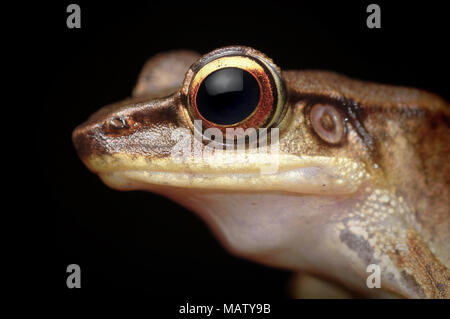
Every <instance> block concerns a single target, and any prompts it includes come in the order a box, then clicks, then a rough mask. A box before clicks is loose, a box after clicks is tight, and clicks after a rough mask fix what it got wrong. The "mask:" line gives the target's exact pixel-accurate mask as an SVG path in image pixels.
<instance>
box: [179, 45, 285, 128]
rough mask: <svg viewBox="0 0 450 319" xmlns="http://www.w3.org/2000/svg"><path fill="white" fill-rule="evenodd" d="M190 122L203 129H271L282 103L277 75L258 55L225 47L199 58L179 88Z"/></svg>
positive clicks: (257, 53)
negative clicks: (200, 122) (200, 123)
mask: <svg viewBox="0 0 450 319" xmlns="http://www.w3.org/2000/svg"><path fill="white" fill-rule="evenodd" d="M182 95H183V96H184V97H185V102H186V106H187V111H188V113H189V116H190V118H191V120H201V121H202V126H203V128H204V129H206V128H210V127H215V128H219V129H220V130H222V131H223V132H224V133H225V129H226V128H230V127H235V128H237V127H239V128H243V129H244V130H245V129H247V128H250V127H252V128H256V129H257V128H261V127H265V128H267V127H271V126H273V125H274V124H276V122H277V121H278V120H279V118H280V116H281V114H282V111H283V106H284V101H285V90H284V85H283V82H282V80H281V77H280V71H279V69H277V67H276V66H275V65H274V64H273V63H272V61H271V60H270V59H268V58H267V57H265V56H264V55H263V54H262V53H260V52H258V51H256V50H254V49H251V48H247V47H226V48H222V49H218V50H215V51H213V52H211V53H209V54H207V55H205V56H203V57H202V58H201V59H200V60H199V61H198V62H197V63H195V64H194V65H193V66H191V68H190V69H189V71H188V73H187V74H186V78H185V82H184V85H183V88H182Z"/></svg>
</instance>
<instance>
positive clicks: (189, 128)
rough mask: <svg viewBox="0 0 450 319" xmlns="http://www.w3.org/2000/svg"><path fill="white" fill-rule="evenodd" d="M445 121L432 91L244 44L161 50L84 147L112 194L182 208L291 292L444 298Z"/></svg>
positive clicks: (88, 130)
mask: <svg viewBox="0 0 450 319" xmlns="http://www.w3.org/2000/svg"><path fill="white" fill-rule="evenodd" d="M449 116H450V108H449V103H448V102H447V101H446V100H445V99H443V98H441V97H440V96H438V95H436V94H434V93H431V92H428V91H425V90H421V89H416V88H409V87H404V86H393V85H386V84H380V83H372V82H368V81H360V80H356V79H352V78H350V77H348V76H346V75H341V74H338V73H335V72H332V71H322V70H283V71H282V70H281V69H280V67H279V66H277V65H276V64H275V63H274V62H273V60H272V59H271V58H270V57H268V56H267V55H265V54H264V53H262V52H260V51H258V50H256V49H254V48H251V47H247V46H241V45H233V46H226V47H222V48H218V49H215V50H213V51H211V52H209V53H207V54H204V55H200V54H199V53H197V52H194V51H189V50H174V51H168V52H162V53H159V54H157V55H155V56H153V57H151V58H150V59H149V60H148V61H147V62H146V63H145V65H144V67H143V69H142V71H141V73H140V74H139V76H138V79H137V83H136V86H135V87H134V89H133V91H132V95H131V97H129V98H127V99H125V100H123V101H121V102H118V103H114V104H111V105H107V106H105V107H103V108H101V109H100V110H98V111H97V112H95V113H94V114H92V115H91V116H90V117H89V118H88V119H87V120H86V121H85V122H84V123H82V124H80V125H79V126H77V127H76V128H75V129H74V131H73V133H72V141H73V144H74V146H75V149H76V151H77V153H78V156H79V157H80V159H81V161H82V162H83V163H84V164H85V166H86V167H87V168H88V169H89V170H90V171H92V172H93V173H95V174H97V175H98V176H99V178H100V179H101V180H102V181H103V182H104V183H105V184H106V185H107V186H109V187H111V188H113V189H115V190H119V191H132V190H144V191H149V192H152V193H155V194H159V195H162V196H164V197H167V198H168V199H169V200H173V201H175V202H177V203H179V204H180V205H182V206H184V207H186V208H187V209H188V210H190V211H193V212H194V213H196V214H197V215H198V216H199V217H200V218H201V219H202V221H204V222H205V223H206V225H207V226H208V227H209V229H210V230H211V232H212V233H213V234H214V235H215V237H216V238H217V240H218V241H219V242H220V243H221V244H222V245H223V246H224V247H225V248H226V249H227V251H229V252H230V254H232V255H234V256H237V257H239V258H244V259H247V260H250V261H252V262H256V263H259V264H262V265H265V266H269V267H275V268H279V269H286V270H290V271H292V272H293V273H296V274H298V275H297V277H296V279H295V280H294V281H293V285H294V286H298V287H297V288H298V289H294V291H303V292H304V291H322V293H319V295H320V296H326V295H327V291H328V292H330V291H335V290H333V289H334V288H336V289H337V290H336V291H337V293H336V294H334V295H333V294H332V296H345V297H348V296H352V294H348V292H350V291H351V292H357V294H358V295H359V296H364V297H368V298H444V299H448V298H449V297H450V288H449V280H450V271H449V267H450V211H449V208H450V199H449V198H450V196H449V190H450V163H449V161H448V158H449V155H450V129H449V124H450V117H449ZM308 278H310V279H308ZM311 279H312V280H311ZM314 283H315V284H314ZM317 283H319V284H317ZM305 285H306V286H305ZM317 287H319V288H318V289H315V288H317ZM320 287H322V288H320ZM324 287H325V288H324ZM327 287H328V288H327ZM339 289H342V290H339ZM302 296H303V295H302ZM353 296H354V294H353Z"/></svg>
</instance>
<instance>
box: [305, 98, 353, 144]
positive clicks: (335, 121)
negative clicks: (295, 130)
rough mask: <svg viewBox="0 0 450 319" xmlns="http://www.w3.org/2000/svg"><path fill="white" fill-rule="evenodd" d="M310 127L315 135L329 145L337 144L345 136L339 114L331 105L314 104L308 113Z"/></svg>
mask: <svg viewBox="0 0 450 319" xmlns="http://www.w3.org/2000/svg"><path fill="white" fill-rule="evenodd" d="M310 118H311V123H312V127H313V128H314V131H315V132H316V133H317V135H319V136H320V138H322V139H323V140H324V141H325V142H328V143H330V144H337V143H339V142H340V141H341V140H342V138H343V137H344V134H345V127H344V122H343V118H342V115H341V113H340V112H339V111H338V110H337V109H336V108H335V107H334V106H332V105H328V104H315V105H314V106H313V107H312V109H311V112H310Z"/></svg>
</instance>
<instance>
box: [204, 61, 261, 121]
mask: <svg viewBox="0 0 450 319" xmlns="http://www.w3.org/2000/svg"><path fill="white" fill-rule="evenodd" d="M259 95H260V92H259V86H258V82H257V81H256V79H255V78H254V77H253V75H251V74H250V73H249V72H247V71H245V70H242V69H239V68H224V69H220V70H217V71H215V72H213V73H211V74H210V75H208V76H207V77H206V79H205V80H203V82H202V84H201V85H200V88H199V89H198V92H197V109H198V111H199V112H200V114H201V115H202V116H203V117H204V118H205V119H207V120H208V121H210V122H213V123H216V124H221V125H230V124H235V123H238V122H240V121H242V120H244V119H246V118H247V117H248V116H249V115H250V114H252V112H253V111H254V110H255V108H256V106H257V105H258V102H259Z"/></svg>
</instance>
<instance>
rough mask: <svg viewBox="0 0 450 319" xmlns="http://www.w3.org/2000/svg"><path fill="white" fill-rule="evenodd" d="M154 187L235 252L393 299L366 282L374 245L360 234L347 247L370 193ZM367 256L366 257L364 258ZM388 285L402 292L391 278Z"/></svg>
mask: <svg viewBox="0 0 450 319" xmlns="http://www.w3.org/2000/svg"><path fill="white" fill-rule="evenodd" d="M152 191H153V192H156V193H160V194H162V195H164V196H167V197H169V198H171V199H172V200H174V201H176V202H178V203H180V204H181V205H183V206H185V207H186V208H188V209H190V210H192V211H194V212H196V213H197V214H199V216H200V217H201V218H202V219H203V220H204V221H205V222H206V223H207V225H208V226H209V227H210V229H211V230H212V231H213V233H214V234H215V235H216V236H217V238H218V239H219V241H220V242H221V243H222V244H223V245H224V247H225V248H226V249H227V250H229V251H230V252H231V253H232V254H233V255H236V256H239V257H243V258H246V259H249V260H253V261H255V262H258V263H262V264H265V265H268V266H274V267H278V268H283V269H288V270H292V271H306V272H308V273H311V274H315V275H318V276H321V277H324V278H327V279H329V280H332V281H335V282H338V283H339V284H343V285H344V286H346V287H348V288H350V289H351V290H354V291H359V292H361V293H362V294H364V295H371V296H375V297H392V295H391V294H390V293H389V292H387V291H386V290H381V289H376V290H372V291H369V290H368V288H367V286H366V278H367V276H368V275H369V274H367V273H366V267H367V263H368V262H371V261H373V260H375V259H376V258H375V257H374V256H373V255H370V253H365V252H364V250H365V249H367V248H369V249H371V248H370V247H369V244H365V241H364V239H362V238H361V241H360V246H361V247H357V248H355V247H351V248H349V246H348V241H350V240H354V239H355V238H357V236H359V235H358V234H354V232H353V229H347V225H348V221H349V220H352V219H355V218H356V216H355V214H352V213H351V212H352V211H353V209H354V207H356V206H357V205H359V204H360V203H363V202H364V200H365V198H366V197H367V196H368V194H367V193H366V192H361V193H360V194H358V196H355V194H352V195H351V196H349V195H335V196H317V195H299V194H293V193H271V192H261V193H258V192H242V191H239V192H232V191H222V192H220V191H210V190H192V189H181V188H166V187H157V188H152ZM355 220H356V219H355ZM343 221H345V226H344V224H343ZM350 224H351V223H350ZM346 236H347V237H349V236H352V238H345V237H346ZM343 238H344V239H343ZM346 240H347V242H346ZM364 245H366V246H364ZM363 254H366V256H363V257H365V258H366V259H365V260H364V259H361V255H363ZM372 259H373V260H372ZM389 268H392V267H389ZM384 287H385V288H387V290H394V291H396V292H399V290H401V289H399V287H393V286H392V284H391V283H390V282H388V281H386V283H385V284H384Z"/></svg>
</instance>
